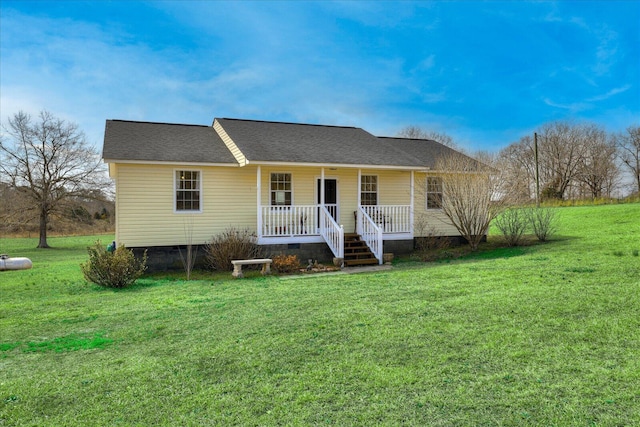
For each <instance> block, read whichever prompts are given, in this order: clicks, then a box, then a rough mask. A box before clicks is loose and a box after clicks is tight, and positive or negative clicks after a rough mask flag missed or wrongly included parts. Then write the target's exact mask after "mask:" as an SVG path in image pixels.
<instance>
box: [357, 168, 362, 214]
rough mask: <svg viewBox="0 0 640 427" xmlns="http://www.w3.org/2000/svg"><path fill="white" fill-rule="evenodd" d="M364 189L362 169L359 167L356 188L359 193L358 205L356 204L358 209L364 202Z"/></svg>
mask: <svg viewBox="0 0 640 427" xmlns="http://www.w3.org/2000/svg"><path fill="white" fill-rule="evenodd" d="M361 189H362V169H360V168H358V188H357V189H356V191H357V193H356V194H357V195H358V206H356V210H358V209H360V205H361V204H362V200H360V197H361V194H360V191H361Z"/></svg>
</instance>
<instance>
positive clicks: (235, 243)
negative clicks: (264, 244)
mask: <svg viewBox="0 0 640 427" xmlns="http://www.w3.org/2000/svg"><path fill="white" fill-rule="evenodd" d="M205 257H206V260H207V263H208V265H209V266H210V267H211V268H212V269H214V270H220V271H231V270H232V269H233V265H232V264H231V261H232V260H234V259H252V258H260V257H261V251H260V248H259V247H258V245H257V244H256V236H255V234H254V233H252V232H251V231H249V230H248V229H244V230H238V229H237V228H235V227H231V228H228V229H226V230H224V231H223V232H222V233H220V234H218V235H215V236H213V239H212V240H211V243H209V244H208V245H207V246H206V248H205Z"/></svg>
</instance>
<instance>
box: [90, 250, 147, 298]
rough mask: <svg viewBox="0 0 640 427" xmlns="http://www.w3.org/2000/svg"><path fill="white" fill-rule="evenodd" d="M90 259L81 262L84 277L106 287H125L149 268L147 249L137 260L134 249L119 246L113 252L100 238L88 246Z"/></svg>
mask: <svg viewBox="0 0 640 427" xmlns="http://www.w3.org/2000/svg"><path fill="white" fill-rule="evenodd" d="M87 252H89V260H88V261H87V262H86V263H83V264H80V268H81V269H82V274H84V278H85V279H87V280H88V281H89V282H93V283H95V284H96V285H100V286H104V287H106V288H125V287H127V286H129V285H132V284H133V283H134V282H135V281H136V280H138V279H139V278H140V276H142V274H143V273H144V271H145V270H146V269H147V251H145V252H144V255H143V257H142V260H140V261H139V260H137V259H136V257H135V256H134V255H133V251H131V250H129V249H127V248H125V247H124V245H121V246H118V247H117V248H115V250H114V251H113V252H108V251H107V249H106V248H105V247H104V246H103V245H102V243H101V242H100V241H99V240H98V241H97V242H96V243H95V245H93V246H89V247H88V248H87Z"/></svg>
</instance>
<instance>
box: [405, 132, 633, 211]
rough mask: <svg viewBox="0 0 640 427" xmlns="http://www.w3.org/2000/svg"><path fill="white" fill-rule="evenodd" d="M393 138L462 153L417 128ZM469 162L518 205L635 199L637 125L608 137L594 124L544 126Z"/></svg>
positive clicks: (444, 139) (447, 141)
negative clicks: (494, 173)
mask: <svg viewBox="0 0 640 427" xmlns="http://www.w3.org/2000/svg"><path fill="white" fill-rule="evenodd" d="M398 136H401V137H405V138H422V139H432V140H435V141H438V142H440V143H443V144H444V145H446V146H449V147H451V148H454V149H457V150H459V151H463V152H464V150H463V149H461V148H460V146H459V145H458V144H456V143H455V142H454V140H453V138H451V137H450V136H449V135H447V134H444V133H440V132H433V131H425V130H423V129H421V128H420V127H417V126H408V127H406V128H404V129H402V130H401V131H400V132H399V133H398ZM471 156H472V157H474V158H476V159H478V160H480V161H482V162H485V163H487V164H489V165H490V166H492V167H494V168H495V169H496V170H498V171H500V177H501V180H502V181H503V185H504V187H505V188H508V189H509V193H510V195H511V196H512V197H515V198H516V199H519V200H523V201H526V200H535V199H536V196H537V195H539V197H540V198H541V199H547V200H549V199H585V198H592V199H597V198H601V197H605V198H612V197H616V196H617V195H619V194H621V193H624V192H627V193H632V194H640V125H632V126H629V127H628V128H627V129H626V130H624V131H622V132H617V133H608V132H607V131H605V130H604V128H602V127H601V126H599V125H596V124H594V123H574V122H567V121H556V122H550V123H546V124H544V125H542V126H540V127H539V128H538V129H537V130H536V131H535V133H534V134H532V135H526V136H523V137H521V138H520V139H519V140H518V141H517V142H513V143H511V144H509V145H508V146H506V147H505V148H503V149H501V150H500V151H499V152H497V153H486V152H481V153H475V154H471ZM625 174H626V176H629V175H630V176H631V182H629V180H628V178H627V180H626V181H625Z"/></svg>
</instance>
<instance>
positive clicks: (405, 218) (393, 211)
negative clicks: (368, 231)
mask: <svg viewBox="0 0 640 427" xmlns="http://www.w3.org/2000/svg"><path fill="white" fill-rule="evenodd" d="M362 209H363V210H364V212H366V214H367V215H369V218H371V220H372V221H373V222H374V223H376V225H378V226H379V227H380V228H381V229H382V232H383V233H410V232H411V206H410V205H367V206H362Z"/></svg>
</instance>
